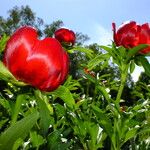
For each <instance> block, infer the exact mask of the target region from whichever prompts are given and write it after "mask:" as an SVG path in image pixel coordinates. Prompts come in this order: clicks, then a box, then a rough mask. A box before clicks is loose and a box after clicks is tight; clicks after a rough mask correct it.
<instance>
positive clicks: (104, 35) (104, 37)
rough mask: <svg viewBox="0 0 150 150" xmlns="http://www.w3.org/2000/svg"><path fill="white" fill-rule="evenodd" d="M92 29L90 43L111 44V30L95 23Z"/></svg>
mask: <svg viewBox="0 0 150 150" xmlns="http://www.w3.org/2000/svg"><path fill="white" fill-rule="evenodd" d="M92 29H93V32H92V35H89V36H90V41H89V43H98V44H100V45H108V44H111V41H112V37H113V34H112V31H111V30H108V29H106V28H105V27H103V26H102V25H100V24H95V25H94V26H93V28H92Z"/></svg>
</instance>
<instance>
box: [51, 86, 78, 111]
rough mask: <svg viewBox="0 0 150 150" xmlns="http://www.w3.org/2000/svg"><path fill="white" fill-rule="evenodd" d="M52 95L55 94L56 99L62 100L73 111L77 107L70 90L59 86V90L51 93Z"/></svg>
mask: <svg viewBox="0 0 150 150" xmlns="http://www.w3.org/2000/svg"><path fill="white" fill-rule="evenodd" d="M51 94H54V95H55V96H56V97H59V98H60V99H62V100H63V101H64V102H65V103H66V104H67V106H68V107H70V108H71V109H73V108H74V107H75V100H74V98H73V96H72V94H71V92H70V91H69V89H68V88H66V87H65V86H59V88H58V89H56V90H55V91H53V92H51Z"/></svg>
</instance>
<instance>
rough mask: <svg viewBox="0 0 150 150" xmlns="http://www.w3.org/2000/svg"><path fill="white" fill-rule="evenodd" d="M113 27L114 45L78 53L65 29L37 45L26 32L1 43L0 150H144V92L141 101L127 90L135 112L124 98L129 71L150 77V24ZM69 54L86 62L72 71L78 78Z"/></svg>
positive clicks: (149, 106)
mask: <svg viewBox="0 0 150 150" xmlns="http://www.w3.org/2000/svg"><path fill="white" fill-rule="evenodd" d="M112 27H113V37H114V39H113V42H112V45H109V46H102V45H98V44H97V45H96V46H95V45H94V46H95V47H94V46H93V47H94V48H93V49H92V48H90V46H89V47H88V46H81V47H79V46H76V43H75V42H76V35H75V33H74V32H73V31H72V30H69V29H65V28H61V29H58V30H56V31H55V32H54V36H53V37H54V38H51V37H47V38H45V39H43V40H39V39H38V38H37V31H36V29H35V28H33V27H31V26H23V27H20V28H19V29H17V30H16V31H15V32H14V33H13V34H12V35H11V36H10V37H7V36H2V39H1V40H0V52H1V56H2V59H1V61H0V81H1V83H3V84H2V86H1V87H0V88H1V92H0V108H1V113H0V115H1V120H0V127H1V129H0V131H1V134H0V149H1V150H6V149H9V150H11V149H12V150H17V149H39V150H40V149H41V150H42V149H50V150H58V149H60V148H61V149H63V150H73V149H76V150H79V149H84V150H99V149H102V150H105V149H107V150H120V149H124V150H125V149H140V148H143V147H144V150H148V149H149V148H150V144H149V143H150V142H149V133H150V128H149V127H150V119H149V112H150V99H149V91H150V89H149V86H148V85H142V86H141V88H142V90H143V89H145V90H146V92H145V93H146V95H147V97H146V98H145V97H144V94H142V90H141V93H139V92H137V90H136V89H132V90H133V91H132V96H134V100H135V103H134V104H133V105H128V104H127V103H126V100H125V99H124V97H123V94H125V95H127V94H126V93H124V89H125V86H126V83H127V78H128V76H129V75H130V74H131V73H132V72H133V71H134V68H135V65H140V66H143V67H144V69H145V72H146V74H147V75H148V76H150V71H149V68H150V64H149V62H148V60H147V56H148V55H149V54H148V53H149V52H150V50H149V44H150V43H149V39H150V32H149V24H147V23H146V24H143V25H139V24H137V23H136V22H135V21H130V22H128V23H125V24H123V25H122V26H120V27H119V29H118V30H117V29H116V25H115V23H113V24H112ZM97 49H98V50H97ZM65 50H66V51H65ZM96 50H97V51H96ZM101 51H102V52H101ZM77 52H78V53H77ZM72 54H75V55H74V56H76V58H78V57H79V56H77V55H76V54H78V55H79V54H80V55H81V56H82V57H81V58H86V60H88V61H86V62H82V63H79V64H80V66H78V68H77V69H76V70H75V71H76V72H77V73H78V76H79V77H80V78H78V79H76V78H73V77H72V76H71V74H69V65H70V68H71V67H72V66H74V64H73V63H72V64H70V62H71V60H69V56H70V55H72ZM70 58H71V57H70ZM77 60H78V59H77ZM110 63H111V65H112V64H113V65H115V66H116V67H117V69H118V70H119V77H118V78H119V79H117V80H116V79H115V78H114V80H113V81H112V80H111V76H113V74H109V73H106V72H105V71H106V70H105V69H106V68H108V69H110V66H111V65H110ZM73 69H75V68H73ZM101 72H102V74H101ZM113 91H115V93H113ZM129 101H130V100H129Z"/></svg>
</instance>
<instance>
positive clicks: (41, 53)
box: [4, 26, 69, 91]
mask: <svg viewBox="0 0 150 150" xmlns="http://www.w3.org/2000/svg"><path fill="white" fill-rule="evenodd" d="M4 64H5V65H6V67H7V68H8V69H9V70H10V72H11V73H12V74H13V75H14V76H15V77H16V78H17V79H18V80H22V81H24V82H26V83H29V84H31V85H32V86H34V87H36V88H38V89H40V90H43V91H52V90H55V89H56V88H57V87H58V86H59V85H60V84H62V83H63V82H64V80H65V78H66V76H67V74H68V67H69V58H68V55H67V53H66V52H65V51H64V50H63V48H62V46H61V44H60V43H59V42H58V41H57V40H56V39H54V38H45V39H43V40H39V39H37V31H36V30H35V29H34V28H32V27H29V26H24V27H21V28H19V29H18V30H17V31H16V32H15V33H14V34H13V35H12V36H11V37H10V39H9V40H8V42H7V45H6V49H5V55H4Z"/></svg>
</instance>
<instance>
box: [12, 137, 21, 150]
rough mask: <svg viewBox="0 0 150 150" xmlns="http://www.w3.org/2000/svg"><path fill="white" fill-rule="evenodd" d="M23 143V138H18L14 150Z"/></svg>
mask: <svg viewBox="0 0 150 150" xmlns="http://www.w3.org/2000/svg"><path fill="white" fill-rule="evenodd" d="M22 144H23V140H22V139H21V138H19V139H17V140H16V141H15V143H14V145H13V148H12V150H18V149H19V147H20V146H21V145H22Z"/></svg>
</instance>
